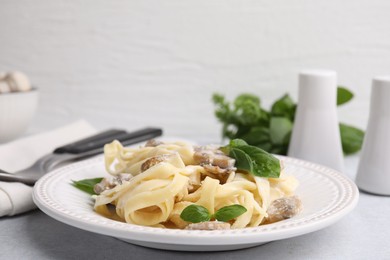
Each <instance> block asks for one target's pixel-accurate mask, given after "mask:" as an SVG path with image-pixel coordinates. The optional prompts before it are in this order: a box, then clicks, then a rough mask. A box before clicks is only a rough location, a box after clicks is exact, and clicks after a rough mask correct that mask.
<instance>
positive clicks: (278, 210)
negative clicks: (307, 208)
mask: <svg viewBox="0 0 390 260" xmlns="http://www.w3.org/2000/svg"><path fill="white" fill-rule="evenodd" d="M301 210H302V202H301V200H300V199H299V198H298V197H297V196H292V197H286V198H280V199H277V200H274V201H273V202H272V203H271V205H270V206H269V208H268V210H267V213H268V217H267V218H266V220H265V222H266V223H274V222H277V221H281V220H284V219H289V218H292V217H294V216H295V215H297V214H298V213H299V212H300V211H301Z"/></svg>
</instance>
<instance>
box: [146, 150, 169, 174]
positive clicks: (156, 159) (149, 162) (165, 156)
mask: <svg viewBox="0 0 390 260" xmlns="http://www.w3.org/2000/svg"><path fill="white" fill-rule="evenodd" d="M169 156H170V155H169V154H162V155H157V156H153V157H151V158H149V159H147V160H146V161H145V162H144V163H143V164H142V165H141V172H144V171H146V170H147V169H149V168H150V167H153V166H155V165H156V164H159V163H161V162H164V161H166V160H167V159H168V157H169Z"/></svg>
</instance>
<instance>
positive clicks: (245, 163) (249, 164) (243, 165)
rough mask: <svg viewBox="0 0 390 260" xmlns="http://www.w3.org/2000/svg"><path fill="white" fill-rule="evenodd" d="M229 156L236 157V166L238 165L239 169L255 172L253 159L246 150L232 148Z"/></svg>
mask: <svg viewBox="0 0 390 260" xmlns="http://www.w3.org/2000/svg"><path fill="white" fill-rule="evenodd" d="M229 156H230V157H232V158H234V159H236V164H235V166H236V167H237V169H240V170H244V171H247V172H254V165H253V160H252V158H251V157H250V156H249V155H248V154H246V153H245V152H244V151H242V150H240V149H237V148H231V149H230V153H229Z"/></svg>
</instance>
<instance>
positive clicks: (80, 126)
mask: <svg viewBox="0 0 390 260" xmlns="http://www.w3.org/2000/svg"><path fill="white" fill-rule="evenodd" d="M94 133H96V130H95V129H94V128H93V127H92V126H91V125H90V124H89V123H87V122H86V121H84V120H79V121H76V122H74V123H72V124H69V125H66V126H64V127H61V128H57V129H55V130H53V131H50V132H46V133H42V134H38V135H34V136H29V137H25V138H22V139H18V140H16V141H13V142H10V143H7V144H4V145H0V169H2V170H5V171H10V172H15V171H18V170H21V169H24V168H26V167H29V166H30V165H32V164H33V163H34V162H35V161H36V160H37V159H39V158H40V157H42V156H44V155H45V154H47V153H51V152H52V151H53V150H54V148H56V147H59V146H62V145H64V144H67V143H71V142H73V141H76V140H79V139H82V138H84V137H87V136H89V135H92V134H94ZM35 207H36V206H35V205H34V203H33V201H32V187H30V186H27V185H25V184H22V183H17V182H0V217H2V216H13V215H16V214H19V213H23V212H26V211H29V210H32V209H34V208H35Z"/></svg>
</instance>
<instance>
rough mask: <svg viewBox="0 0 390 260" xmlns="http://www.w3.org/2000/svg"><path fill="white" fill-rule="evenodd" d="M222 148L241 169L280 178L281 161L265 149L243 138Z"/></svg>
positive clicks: (260, 175) (258, 174) (261, 175)
mask: <svg viewBox="0 0 390 260" xmlns="http://www.w3.org/2000/svg"><path fill="white" fill-rule="evenodd" d="M221 150H222V151H223V152H224V153H225V154H227V155H229V156H230V157H232V158H234V159H235V160H236V164H235V166H236V167H237V169H239V170H243V171H247V172H249V173H251V174H253V175H255V176H259V177H269V178H278V177H279V175H280V170H281V169H280V162H279V160H278V159H277V158H276V157H275V156H273V155H272V154H270V153H267V152H266V151H264V150H263V149H261V148H259V147H256V146H251V145H247V144H246V142H245V141H243V140H241V139H234V140H232V141H231V142H230V144H229V145H227V146H225V147H222V148H221Z"/></svg>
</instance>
